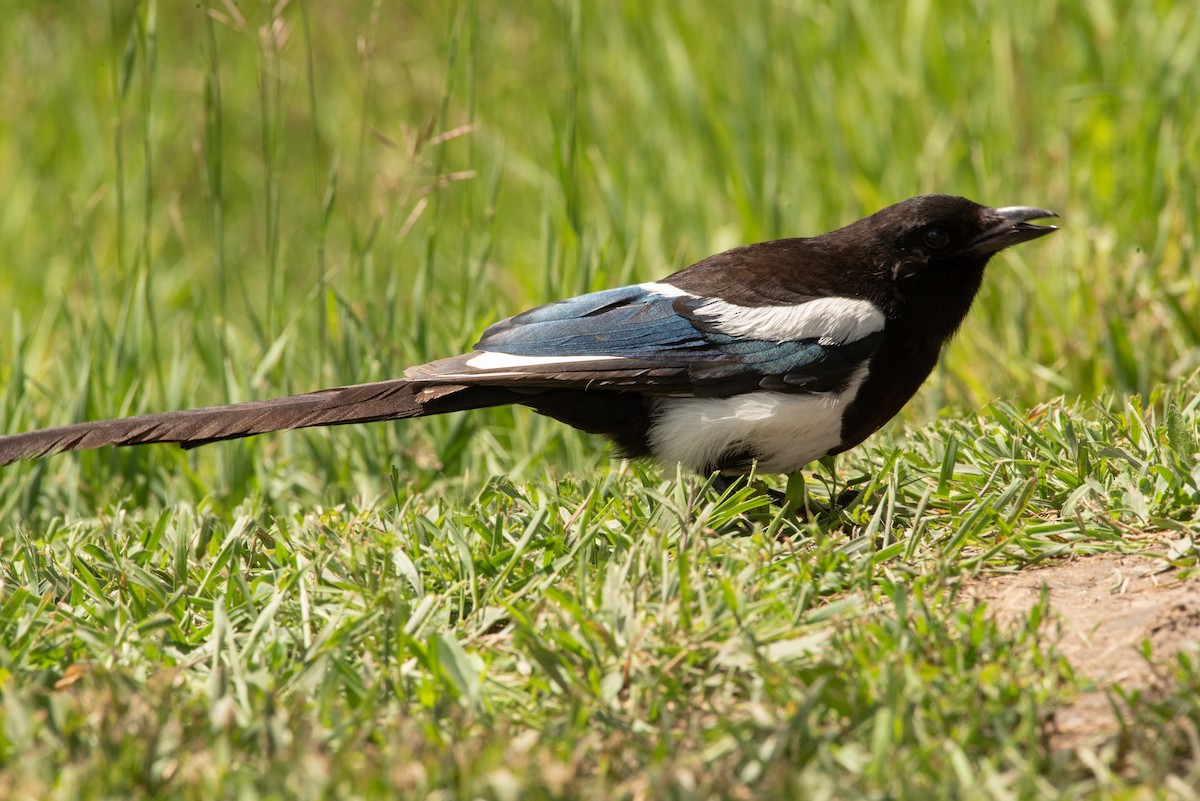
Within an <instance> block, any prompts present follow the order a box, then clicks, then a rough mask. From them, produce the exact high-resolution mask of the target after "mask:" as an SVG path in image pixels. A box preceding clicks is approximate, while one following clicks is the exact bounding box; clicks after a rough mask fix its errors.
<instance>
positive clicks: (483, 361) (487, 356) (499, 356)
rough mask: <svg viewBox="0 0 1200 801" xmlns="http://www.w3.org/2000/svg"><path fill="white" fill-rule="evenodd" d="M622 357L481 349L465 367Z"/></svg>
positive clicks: (497, 367)
mask: <svg viewBox="0 0 1200 801" xmlns="http://www.w3.org/2000/svg"><path fill="white" fill-rule="evenodd" d="M624 358H625V357H624V356H567V355H564V356H515V355H513V354H511V353H496V352H495V351H490V350H482V351H480V352H479V354H478V355H476V356H472V357H471V358H469V359H467V367H474V368H475V369H476V370H512V369H514V368H517V367H542V366H544V365H548V364H574V363H575V362H611V361H620V360H621V359H624Z"/></svg>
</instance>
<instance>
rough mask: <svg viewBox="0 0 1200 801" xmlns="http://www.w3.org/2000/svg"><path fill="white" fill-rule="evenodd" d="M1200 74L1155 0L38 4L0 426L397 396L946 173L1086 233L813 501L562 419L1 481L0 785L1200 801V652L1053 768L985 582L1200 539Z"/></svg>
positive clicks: (10, 186) (121, 458) (1052, 257)
mask: <svg viewBox="0 0 1200 801" xmlns="http://www.w3.org/2000/svg"><path fill="white" fill-rule="evenodd" d="M1197 75H1200V5H1198V4H1196V3H1194V2H1191V3H1188V2H1174V1H1173V0H1172V1H1165V0H1144V2H1136V3H1120V2H1116V0H1090V1H1082V0H1076V1H1074V2H1067V1H1066V0H1010V1H1009V2H1007V3H987V2H982V1H981V0H978V1H975V0H972V1H969V2H963V1H962V0H909V1H908V2H868V0H846V2H812V1H810V0H744V1H743V2H728V3H726V2H720V3H718V2H707V3H698V2H667V1H666V0H664V1H663V2H656V1H655V2H643V1H636V2H635V1H634V0H627V1H624V2H620V1H618V2H594V3H584V2H571V0H560V1H559V2H551V1H550V0H545V1H543V2H523V1H519V2H494V3H489V2H481V1H480V0H458V1H451V0H447V1H446V2H427V1H426V0H405V1H404V2H384V1H383V0H374V2H372V1H371V0H350V1H348V2H338V3H316V2H311V1H310V0H290V2H289V1H288V0H240V2H235V1H234V0H199V2H192V3H161V2H156V1H155V0H139V1H137V2H134V1H133V0H75V1H74V2H71V3H62V2H58V3H51V2H44V1H40V2H35V0H6V2H5V3H4V7H3V10H2V13H0V319H2V320H4V321H5V323H6V324H5V325H0V431H3V432H13V431H21V430H26V429H30V428H35V427H40V426H46V425H54V424H60V423H66V422H71V421H75V420H81V419H86V418H99V417H109V416H116V415H125V414H132V413H136V412H148V411H161V410H165V409H178V408H186V407H190V406H196V405H202V404H212V403H222V402H226V401H237V400H244V399H250V398H260V397H270V396H276V395H282V394H287V393H293V392H303V391H308V390H312V389H315V388H318V387H322V386H328V385H332V384H340V383H350V382H359V381H371V380H376V379H382V378H390V377H395V376H397V375H400V374H401V373H402V371H403V370H404V368H405V367H407V366H409V365H411V364H415V363H419V362H423V361H426V360H428V359H433V358H438V357H443V356H447V355H451V354H454V353H458V352H460V351H462V350H464V349H466V348H469V347H470V346H471V344H472V343H473V342H474V341H475V339H476V337H477V336H478V335H479V333H480V332H481V331H482V329H483V328H484V327H485V326H486V325H487V324H488V323H490V322H492V321H494V320H496V319H498V318H500V317H503V316H506V315H510V314H513V313H516V312H519V311H521V310H523V309H525V308H528V307H530V306H533V305H536V304H540V303H543V302H546V301H549V300H553V299H555V298H559V297H562V296H566V295H570V294H574V293H578V292H583V291H587V290H593V289H601V288H604V287H610V286H615V285H619V284H622V283H626V282H632V281H642V280H651V279H655V278H658V277H661V276H663V275H666V274H667V273H669V272H672V271H674V270H676V269H678V268H680V267H683V266H686V265H687V264H689V263H691V262H694V261H696V260H697V259H700V258H702V257H704V256H707V255H709V254H711V253H713V252H716V251H719V250H721V249H724V248H728V247H730V246H733V245H737V244H741V243H746V242H751V241H755V240H762V239H767V238H771V237H781V236H795V235H807V234H814V233H819V232H822V231H826V230H829V229H831V228H834V227H837V226H839V225H842V224H845V223H848V222H850V221H852V220H854V219H857V218H859V217H861V216H863V215H865V214H868V213H870V212H873V211H875V210H877V209H878V208H880V207H882V206H884V205H887V204H889V203H892V202H894V201H898V200H901V199H903V198H906V197H909V196H911V195H914V194H918V193H921V192H950V193H958V194H963V195H966V196H968V197H971V198H973V199H976V200H979V201H981V202H985V203H988V204H992V205H1009V204H1034V205H1039V206H1046V207H1049V208H1052V209H1056V210H1057V211H1059V212H1060V213H1061V214H1062V224H1063V226H1064V228H1063V230H1062V231H1061V232H1060V233H1058V234H1056V235H1055V236H1053V237H1049V238H1047V239H1045V240H1042V241H1039V242H1037V243H1036V244H1033V245H1028V246H1025V247H1021V248H1018V249H1015V250H1014V251H1013V252H1011V253H1006V254H1004V255H1003V256H1001V257H1000V258H998V259H996V260H995V262H994V263H993V266H992V268H991V269H990V273H989V276H988V279H987V281H986V284H985V288H984V290H983V291H982V293H981V295H980V297H979V299H978V301H977V303H976V308H975V310H974V313H973V314H972V315H971V317H970V318H969V319H968V321H967V323H966V324H965V326H964V328H963V330H962V333H961V334H960V335H959V337H958V338H957V341H955V342H954V343H953V344H952V346H951V347H950V348H949V349H948V350H947V352H946V353H945V356H944V362H943V364H942V366H941V367H940V368H939V369H938V370H937V371H936V373H935V374H934V376H933V378H932V379H931V380H930V381H929V382H928V384H927V385H926V387H925V388H924V389H923V390H922V391H921V393H920V394H919V395H918V397H917V398H916V399H915V400H914V402H913V403H912V404H911V405H910V407H909V409H908V411H907V412H906V415H905V419H904V420H902V421H901V422H900V423H898V424H896V425H894V426H893V427H891V428H890V429H888V430H885V431H884V432H882V433H881V434H879V435H877V436H875V437H873V438H872V439H871V440H869V441H868V443H866V444H865V445H864V446H863V447H861V448H858V449H855V450H854V451H852V452H851V453H849V454H846V456H844V457H843V458H841V459H839V460H838V471H839V474H838V478H837V481H838V482H841V484H839V485H838V486H837V487H835V488H834V489H838V488H841V486H844V484H845V482H846V481H850V480H858V479H860V478H863V477H866V478H865V479H864V480H865V481H866V483H864V484H861V485H860V486H864V487H866V490H865V492H864V500H863V502H862V503H861V504H860V505H858V506H856V507H854V508H852V509H850V510H848V511H847V512H846V513H845V515H844V517H839V518H834V519H833V520H832V521H831V522H829V523H828V524H827V525H825V526H824V527H822V526H817V525H806V524H804V523H802V522H798V521H795V520H791V519H786V520H785V518H784V515H782V514H775V513H773V512H771V511H769V510H767V509H765V508H764V502H763V500H762V497H761V495H760V494H758V493H756V492H754V491H752V490H750V489H745V490H742V491H740V493H733V494H730V495H727V496H725V497H723V498H721V499H717V498H716V497H715V495H713V494H711V493H710V494H704V493H701V492H699V491H698V490H699V487H700V486H701V485H700V484H699V482H698V481H697V480H684V481H679V480H676V475H675V473H674V472H673V471H670V470H665V471H659V469H658V468H655V467H643V466H640V465H633V466H627V465H614V464H613V463H611V462H610V461H609V460H608V457H607V454H608V451H607V448H606V446H605V445H604V443H602V442H598V441H596V440H592V439H589V438H587V437H586V436H584V435H582V434H579V433H577V432H574V431H572V430H570V429H567V428H565V427H564V426H561V425H559V424H557V423H555V422H553V421H548V420H544V419H541V418H538V417H537V416H536V415H534V414H532V413H529V412H528V411H526V410H515V411H514V410H511V409H498V410H488V411H483V412H476V413H470V414H460V415H451V416H448V417H444V418H434V419H429V420H421V421H410V422H406V423H403V424H395V425H386V424H385V425H373V426H358V427H349V428H346V429H340V430H335V431H316V432H313V431H305V432H292V433H288V434H284V435H272V436H266V437H258V438H254V439H251V440H247V441H242V442H230V443H223V444H220V445H214V446H211V447H208V448H202V449H199V450H198V451H194V452H183V451H180V450H179V449H176V448H171V447H158V448H132V449H122V450H110V451H96V452H89V453H84V454H79V455H71V456H62V457H58V458H54V459H47V460H43V461H38V462H32V463H24V464H19V465H14V466H11V467H6V468H4V469H3V470H0V798H39V799H41V798H63V799H67V798H155V797H173V798H195V799H210V798H214V797H238V798H246V799H251V798H281V797H296V798H329V797H336V798H373V797H379V798H396V797H430V798H435V797H441V798H449V797H464V798H467V797H469V798H475V797H480V798H489V799H502V800H505V801H507V800H508V799H514V798H550V797H583V798H588V797H591V798H604V799H608V798H657V797H669V798H678V799H689V798H716V797H721V798H746V797H811V798H903V797H913V798H935V797H944V798H975V797H979V798H982V797H994V798H1005V799H1008V798H1039V799H1040V798H1053V797H1064V798H1083V797H1087V798H1092V797H1097V798H1133V797H1136V798H1143V797H1180V798H1194V797H1195V790H1194V788H1195V787H1196V786H1197V768H1196V765H1197V757H1196V736H1195V732H1196V730H1197V728H1196V727H1197V725H1198V722H1200V703H1198V702H1197V700H1196V699H1197V698H1200V668H1198V667H1197V665H1200V662H1197V661H1196V660H1195V658H1194V656H1191V655H1189V653H1182V654H1180V655H1179V656H1178V657H1177V659H1176V660H1175V661H1174V662H1173V663H1170V664H1166V663H1164V660H1163V658H1162V655H1161V654H1155V655H1153V657H1154V660H1153V662H1152V661H1151V660H1150V658H1149V656H1148V657H1147V665H1146V670H1145V671H1144V672H1143V674H1141V675H1138V676H1134V677H1132V679H1133V681H1132V683H1131V684H1130V685H1129V686H1128V687H1127V688H1126V689H1124V690H1121V689H1118V690H1114V691H1112V692H1111V693H1110V695H1109V700H1110V701H1111V703H1112V707H1113V710H1114V711H1115V712H1116V713H1118V714H1120V715H1121V716H1122V719H1121V722H1120V727H1121V728H1120V732H1119V735H1117V736H1113V737H1111V738H1108V740H1106V741H1105V743H1104V744H1103V746H1102V747H1101V746H1097V748H1098V749H1099V750H1095V749H1092V748H1091V747H1090V746H1089V747H1088V748H1086V749H1083V750H1081V751H1078V752H1075V751H1070V750H1069V749H1068V750H1063V749H1060V748H1057V747H1056V746H1055V745H1054V737H1053V735H1054V732H1055V730H1056V727H1057V723H1056V717H1055V716H1056V715H1057V714H1058V713H1059V712H1060V711H1062V710H1063V709H1064V708H1066V707H1067V706H1068V705H1069V704H1070V702H1071V699H1072V698H1077V697H1078V695H1079V693H1082V692H1086V691H1088V690H1089V689H1095V688H1094V686H1093V685H1092V684H1090V679H1089V677H1088V676H1085V675H1082V674H1080V673H1076V672H1075V671H1074V670H1073V668H1072V667H1071V666H1070V665H1067V664H1066V663H1065V662H1064V661H1063V660H1062V659H1061V657H1060V656H1059V655H1058V654H1057V653H1056V652H1055V648H1054V632H1053V630H1052V629H1053V624H1052V623H1050V622H1048V621H1050V620H1052V614H1053V610H1052V609H1051V608H1050V607H1049V606H1048V602H1047V599H1046V597H1045V596H1043V598H1042V599H1041V601H1040V602H1038V603H1036V604H1033V605H1032V606H1031V609H1030V611H1029V614H1028V616H1027V617H1026V618H1024V619H1022V620H1019V621H1017V622H1016V624H1015V625H1014V626H1012V627H1009V626H1001V625H999V624H997V623H996V622H995V621H994V620H992V618H991V617H990V616H989V615H990V613H989V612H988V611H987V610H986V609H985V608H983V607H980V606H973V605H971V604H970V603H964V601H963V595H962V594H961V592H960V591H961V588H962V586H963V583H964V582H966V581H968V580H969V579H970V578H971V577H974V576H976V575H978V574H980V573H985V572H995V571H1014V570H1017V569H1020V568H1023V567H1028V566H1031V565H1041V564H1044V563H1046V562H1051V561H1053V562H1057V563H1059V564H1062V563H1065V562H1067V560H1066V559H1061V558H1060V557H1064V556H1072V557H1082V556H1085V555H1087V554H1091V553H1095V552H1098V551H1113V550H1119V551H1127V550H1136V549H1139V548H1142V547H1153V548H1157V549H1159V550H1162V551H1164V552H1166V553H1167V557H1166V558H1168V559H1169V560H1170V563H1171V564H1173V565H1174V566H1176V567H1182V568H1184V569H1185V570H1189V569H1190V570H1191V571H1193V572H1194V571H1195V569H1196V567H1195V566H1196V564H1197V555H1196V546H1195V539H1196V538H1195V532H1196V516H1197V504H1198V502H1200V495H1198V490H1197V487H1198V486H1200V483H1198V482H1200V468H1198V467H1197V445H1196V443H1197V437H1198V436H1200V431H1198V429H1197V423H1196V420H1197V414H1198V413H1200V382H1198V381H1197V380H1196V375H1195V374H1196V371H1197V369H1198V368H1200V313H1198V310H1200V259H1198V258H1197V252H1196V250H1197V227H1198V225H1200V214H1198V213H1197V212H1198V210H1197V198H1196V173H1197V169H1196V163H1197V160H1198V159H1197V156H1198V155H1200V141H1198V139H1200V96H1198V95H1200V81H1197V79H1196V76H1197ZM1137 394H1140V395H1141V396H1142V397H1140V398H1139V397H1136V396H1135V395H1137ZM1059 396H1065V397H1066V399H1067V400H1066V401H1055V400H1054V399H1055V398H1057V397H1059ZM1076 399H1081V400H1079V401H1078V402H1076ZM990 401H996V402H994V403H989V402H990ZM1097 407H1099V408H1097ZM976 411H979V412H980V413H979V414H975V412H976ZM930 421H932V423H931V424H927V423H930ZM818 475H823V474H818ZM510 477H511V478H510ZM809 483H810V486H811V487H813V488H815V491H816V492H817V494H821V493H822V492H826V493H828V491H829V490H828V486H821V485H822V484H823V480H822V481H810V482H809ZM734 533H736V534H742V535H745V536H732V535H731V534H734ZM777 533H783V534H785V535H786V537H784V538H776V536H775V535H776V534H777ZM1163 569H1164V570H1166V569H1167V565H1166V564H1165V563H1164V564H1163ZM1182 574H1183V573H1182V571H1181V572H1180V573H1177V574H1176V575H1182ZM1157 580H1162V581H1166V580H1167V576H1166V575H1165V574H1158V575H1156V581H1157ZM1113 585H1114V588H1115V587H1116V586H1117V585H1120V586H1124V585H1123V584H1121V580H1120V576H1117V577H1116V578H1115V579H1114V581H1113ZM1176 612H1177V613H1178V615H1186V612H1187V610H1186V609H1185V610H1183V611H1179V610H1176ZM1180 619H1181V618H1180ZM1164 625H1165V624H1164ZM1139 647H1141V648H1142V649H1144V650H1143V653H1144V654H1145V653H1146V652H1147V651H1148V649H1149V648H1150V645H1149V644H1148V643H1143V644H1141V645H1140V646H1139ZM1151 677H1153V681H1154V682H1155V683H1154V685H1153V689H1152V690H1151V689H1146V690H1145V692H1144V694H1143V693H1141V692H1140V690H1139V689H1138V688H1139V687H1140V686H1147V687H1148V686H1149V682H1150V681H1151ZM1141 681H1144V682H1145V683H1146V684H1145V685H1142V684H1140V683H1139V682H1141ZM1103 734H1104V733H1103V732H1101V733H1100V735H1103ZM1055 793H1058V795H1057V796H1056V795H1055ZM1172 794H1173V795H1172Z"/></svg>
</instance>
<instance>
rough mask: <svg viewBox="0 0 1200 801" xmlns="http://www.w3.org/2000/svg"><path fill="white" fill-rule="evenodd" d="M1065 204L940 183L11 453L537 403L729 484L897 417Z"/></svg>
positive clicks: (855, 438)
mask: <svg viewBox="0 0 1200 801" xmlns="http://www.w3.org/2000/svg"><path fill="white" fill-rule="evenodd" d="M1057 216H1058V215H1057V214H1055V213H1054V212H1052V211H1049V210H1047V209H1043V208H1037V207H1032V206H1006V207H1000V208H992V207H988V206H984V205H981V204H979V203H975V202H973V201H971V200H968V199H966V198H963V197H957V196H952V195H921V196H918V197H913V198H909V199H907V200H904V201H901V202H899V203H896V204H894V205H891V206H888V207H886V208H884V209H882V210H880V211H877V212H875V213H874V214H871V215H870V216H868V217H864V218H862V219H860V220H857V221H856V222H852V223H850V224H849V225H846V226H845V227H842V228H839V229H837V230H835V231H832V232H829V233H826V234H822V235H819V236H812V237H801V238H791V239H779V240H774V241H769V242H761V243H758V244H750V245H745V246H742V247H736V248H733V249H732V250H727V251H724V252H722V253H718V254H716V255H713V256H710V257H708V258H706V259H703V260H702V261H699V262H697V263H695V264H693V265H691V266H690V267H687V268H685V269H683V270H680V271H678V272H675V273H673V274H671V275H668V276H667V277H665V278H662V279H660V280H657V281H651V282H646V283H640V284H634V285H630V286H623V287H618V288H615V289H606V290H602V291H597V292H590V293H587V294H583V295H580V296H578V297H573V298H570V299H567V300H560V301H556V302H552V303H548V304H546V305H543V306H538V307H536V308H533V309H531V310H529V311H526V312H524V313H522V314H518V315H516V316H514V317H510V318H507V319H504V320H501V321H500V322H497V323H495V324H494V325H492V326H490V327H489V328H487V329H486V330H485V331H484V332H483V335H482V337H481V338H480V340H479V341H478V343H476V344H475V346H474V348H473V349H472V350H471V351H470V352H468V353H465V354H462V355H458V356H453V357H451V358H446V359H440V360H437V361H432V362H429V363H427V364H422V365H418V366H416V367H411V368H409V369H408V370H406V371H405V374H404V376H403V377H402V378H395V379H391V380H385V381H377V382H372V383H366V384H357V385H352V386H342V387H334V388H330V389H321V390H318V391H315V392H309V393H306V394H302V395H293V396H289V397H282V398H274V399H270V400H256V401H248V402H242V403H235V404H230V405H224V406H212V407H207V408H199V409H190V410H185V411H174V412H165V413H158V414H142V415H137V416H134V417H126V418H119V419H113V420H102V421H95V422H81V423H75V424H73V425H66V426H61V427H58V428H49V429H43V430H40V431H32V432H28V433H19V434H11V435H7V436H0V465H6V464H10V463H13V462H16V461H18V460H23V459H32V458H38V457H42V456H46V455H49V454H53V453H56V452H60V451H78V450H87V449H92V448H102V447H107V446H126V445H144V444H149V443H160V442H163V443H177V444H179V445H181V446H183V447H184V448H194V447H197V446H200V445H205V444H208V443H212V442H217V441H220V440H229V439H236V438H241V437H250V436H254V435H256V434H263V433H267V432H271V431H279V430H286V429H296V428H307V427H311V426H334V425H343V424H351V423H370V422H378V421H386V420H401V419H407V418H415V417H424V416H428V415H436V414H445V413H448V412H459V411H465V410H470V409H479V408H484V407H490V406H500V405H505V404H517V405H520V406H526V407H529V408H530V409H532V410H533V411H535V412H537V413H539V414H542V415H546V416H549V417H552V418H554V419H556V420H559V421H561V422H563V423H566V424H567V425H569V426H573V427H574V428H577V429H579V430H581V431H584V432H587V433H589V434H596V435H601V436H603V437H606V438H607V439H608V440H610V441H611V442H612V443H613V444H614V445H615V448H616V451H617V452H618V453H619V454H620V455H621V456H622V457H625V458H631V459H637V458H643V457H649V458H651V459H654V460H656V461H658V462H659V463H661V464H663V465H666V466H668V467H669V468H674V467H675V466H676V465H679V466H681V467H683V468H684V469H686V470H688V471H691V472H694V473H699V474H701V475H709V476H713V475H715V477H716V478H715V479H714V480H716V479H719V480H720V481H721V482H722V486H727V485H728V483H729V481H730V480H731V477H737V476H741V475H747V474H750V473H751V472H752V471H753V472H756V474H762V473H781V474H786V475H789V476H796V475H799V474H800V473H801V471H802V470H803V469H804V468H805V467H806V466H808V465H810V464H811V463H813V462H815V461H817V460H820V459H823V458H825V457H828V456H832V455H835V454H838V453H842V452H844V451H846V450H849V449H850V448H853V447H855V446H856V445H859V444H860V443H862V442H863V441H864V440H865V439H866V438H867V437H869V436H870V435H871V434H872V433H874V432H875V431H877V430H878V429H879V428H880V427H882V426H883V425H884V424H885V423H886V422H888V421H889V420H890V419H891V418H892V417H894V416H895V415H896V414H897V413H898V412H899V411H900V410H901V408H902V407H903V406H904V405H905V404H906V403H907V402H908V401H909V399H910V398H912V396H913V395H914V394H915V393H916V392H917V390H918V388H920V386H921V384H922V383H923V382H924V381H925V379H926V378H927V377H928V376H929V374H930V373H931V372H932V370H933V368H934V366H935V365H936V363H937V360H938V358H939V354H940V353H941V350H942V347H943V346H944V345H945V344H946V343H947V342H948V341H949V340H950V339H951V337H952V336H953V335H954V333H955V332H956V331H957V330H958V328H959V327H960V325H961V324H962V322H963V320H964V318H965V317H966V315H967V312H968V310H969V309H970V306H971V303H972V301H973V300H974V298H975V296H976V293H977V292H978V291H979V289H980V286H981V284H982V281H983V276H984V270H985V267H986V266H987V264H988V261H989V260H990V259H991V258H992V256H994V255H995V254H997V253H999V252H1000V251H1002V250H1004V249H1005V248H1008V247H1010V246H1012V245H1016V244H1019V243H1022V242H1028V241H1030V240H1033V239H1038V238H1040V237H1043V236H1046V235H1047V234H1050V233H1052V232H1053V231H1056V230H1058V227H1057V226H1055V225H1044V224H1035V223H1034V221H1035V220H1043V219H1045V218H1051V217H1057Z"/></svg>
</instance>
